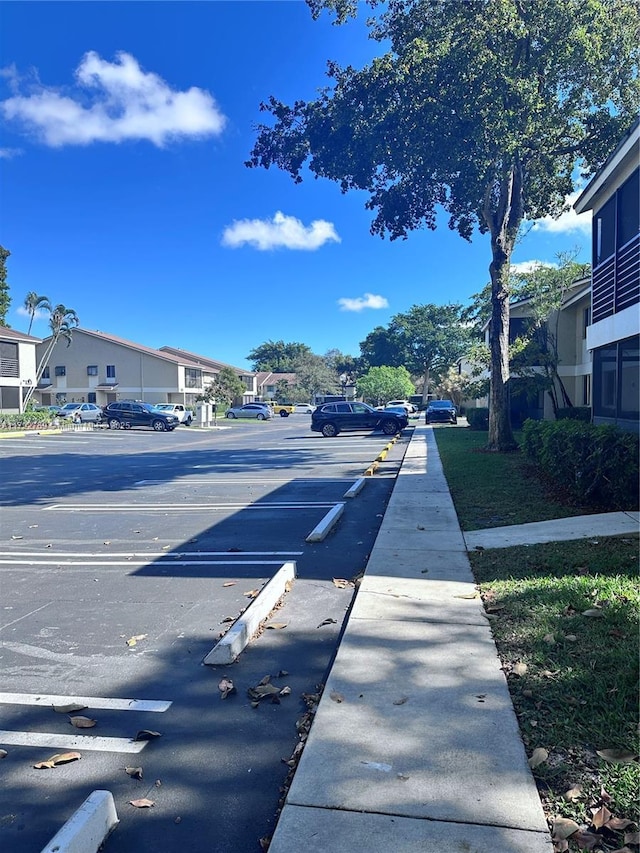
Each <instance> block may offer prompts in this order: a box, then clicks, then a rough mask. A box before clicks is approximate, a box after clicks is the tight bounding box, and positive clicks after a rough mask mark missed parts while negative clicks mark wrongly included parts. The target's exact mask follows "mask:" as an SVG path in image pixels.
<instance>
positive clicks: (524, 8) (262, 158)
mask: <svg viewBox="0 0 640 853" xmlns="http://www.w3.org/2000/svg"><path fill="white" fill-rule="evenodd" d="M378 2H379V0H371V5H372V6H376V5H378ZM308 4H309V6H310V7H311V10H312V13H313V14H314V16H315V17H318V16H319V15H320V14H321V12H322V11H323V9H331V10H334V11H335V12H336V21H337V22H338V23H342V22H344V21H345V20H346V19H347V18H348V17H349V16H352V15H355V14H356V13H357V8H358V3H357V0H308ZM639 20H640V10H639V8H638V4H637V2H636V0H490V2H488V0H387V1H386V2H384V3H383V4H382V12H381V13H380V14H379V15H378V17H377V18H373V19H372V20H371V21H370V22H369V26H370V28H371V37H372V38H373V39H375V40H376V41H378V42H379V43H380V46H381V50H382V51H384V52H383V53H382V55H380V56H379V57H377V58H376V59H374V60H373V61H372V62H371V64H370V65H367V66H365V67H364V68H363V69H362V70H357V69H355V68H353V67H351V66H347V67H346V68H341V67H339V66H338V65H337V64H336V63H334V62H330V63H329V67H328V76H329V78H330V79H331V81H332V82H331V85H329V86H327V87H326V88H324V89H322V90H320V91H319V94H318V97H317V99H316V100H314V101H310V102H305V101H296V102H295V103H294V104H293V106H288V105H286V104H284V103H282V102H280V101H279V100H277V99H276V98H275V97H273V96H272V97H271V98H270V99H269V101H268V102H267V103H265V104H262V106H261V108H262V109H263V110H264V111H266V112H268V113H271V115H272V116H273V119H274V123H271V124H269V125H260V126H259V128H258V136H257V139H256V142H255V144H254V147H253V150H252V153H251V159H250V160H249V162H248V165H249V166H253V167H256V166H263V167H266V168H268V167H269V166H271V165H276V166H278V167H280V168H282V169H284V170H286V171H287V172H289V173H290V174H291V176H292V177H293V178H294V180H295V181H296V182H300V181H301V180H302V176H303V173H304V167H305V165H307V166H308V169H309V170H310V171H311V172H312V173H313V174H314V175H316V176H321V177H326V178H329V179H331V180H334V181H337V182H338V183H339V184H340V187H341V189H342V190H343V191H344V192H346V191H347V190H350V189H360V190H365V191H366V192H368V194H369V199H368V201H367V203H366V206H367V207H368V208H369V209H371V210H373V211H376V215H375V218H374V220H373V224H372V232H373V233H375V234H379V235H380V236H384V235H389V236H390V238H391V239H396V238H405V237H406V236H407V234H408V233H409V232H410V231H412V230H414V229H417V228H424V227H425V226H426V227H428V228H435V227H436V215H437V211H438V209H439V208H443V209H444V210H445V211H446V212H447V213H448V214H449V217H450V218H449V227H450V228H452V229H455V230H457V231H458V233H459V234H460V235H461V236H462V237H464V238H465V239H471V236H472V234H473V232H474V230H475V229H476V228H478V229H479V230H480V231H481V232H485V233H488V234H489V237H490V244H491V262H490V265H489V272H490V277H491V296H492V298H491V303H492V309H491V333H490V349H491V391H490V423H489V448H490V449H494V450H505V449H509V448H510V447H512V446H513V443H514V442H513V435H512V432H511V424H510V421H509V412H508V406H507V382H508V378H509V359H508V324H509V265H510V259H511V253H512V250H513V247H514V243H515V240H516V237H517V235H518V231H519V229H520V226H521V224H522V222H523V221H524V220H525V219H528V220H532V219H537V218H539V217H542V216H544V215H548V214H551V215H557V214H559V213H560V212H561V211H562V210H563V207H564V206H565V199H566V198H567V196H568V195H569V194H570V193H571V192H572V190H573V189H574V180H573V179H574V170H575V166H576V163H578V162H580V163H581V165H582V166H583V168H584V172H583V174H584V175H585V176H586V175H587V174H590V173H592V172H593V171H594V169H595V168H597V167H598V166H599V165H600V164H601V163H602V162H603V161H604V159H605V158H606V156H607V155H608V154H609V153H610V152H611V150H612V149H613V148H614V146H615V145H616V143H617V141H618V140H619V139H620V137H621V136H622V135H623V133H624V132H625V130H626V129H627V128H628V127H629V125H630V124H631V122H632V120H633V118H635V116H636V114H637V110H638V105H639V101H640V97H639V81H638V74H637V60H638V52H639V47H638V46H639V45H640V39H639V32H638V31H639V29H640V27H639Z"/></svg>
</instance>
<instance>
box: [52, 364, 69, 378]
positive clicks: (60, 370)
mask: <svg viewBox="0 0 640 853" xmlns="http://www.w3.org/2000/svg"><path fill="white" fill-rule="evenodd" d="M54 373H55V375H56V376H66V375H67V368H66V367H65V366H64V364H57V365H56V367H55V371H54Z"/></svg>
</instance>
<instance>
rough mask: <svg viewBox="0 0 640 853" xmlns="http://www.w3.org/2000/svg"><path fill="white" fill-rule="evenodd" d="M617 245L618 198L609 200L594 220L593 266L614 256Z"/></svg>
mask: <svg viewBox="0 0 640 853" xmlns="http://www.w3.org/2000/svg"><path fill="white" fill-rule="evenodd" d="M615 245H616V197H615V195H614V196H613V198H611V199H609V201H608V202H607V203H606V204H605V206H604V207H602V208H600V210H599V211H598V212H597V213H596V214H595V216H594V218H593V265H594V267H597V266H599V265H600V264H601V263H602V262H603V261H606V260H607V258H610V257H611V255H613V253H614V250H615Z"/></svg>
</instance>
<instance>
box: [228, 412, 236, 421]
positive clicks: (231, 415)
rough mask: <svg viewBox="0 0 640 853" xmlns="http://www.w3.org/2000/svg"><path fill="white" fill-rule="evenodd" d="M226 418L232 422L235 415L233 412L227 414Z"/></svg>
mask: <svg viewBox="0 0 640 853" xmlns="http://www.w3.org/2000/svg"><path fill="white" fill-rule="evenodd" d="M227 417H228V418H229V419H230V420H233V419H234V418H235V415H234V414H233V412H227Z"/></svg>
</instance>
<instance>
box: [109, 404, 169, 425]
mask: <svg viewBox="0 0 640 853" xmlns="http://www.w3.org/2000/svg"><path fill="white" fill-rule="evenodd" d="M102 420H103V422H105V421H106V423H107V424H108V425H109V429H130V428H131V427H137V426H145V427H151V428H152V429H154V430H155V431H156V432H164V431H165V430H169V431H170V430H173V429H175V428H176V427H177V426H178V424H179V423H180V421H179V420H178V418H177V417H176V416H175V415H172V414H171V413H170V412H161V411H159V410H158V409H156V408H154V407H153V406H151V405H150V404H149V403H139V402H137V401H133V400H120V401H119V402H118V403H109V405H108V406H105V408H104V409H103V410H102Z"/></svg>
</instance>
